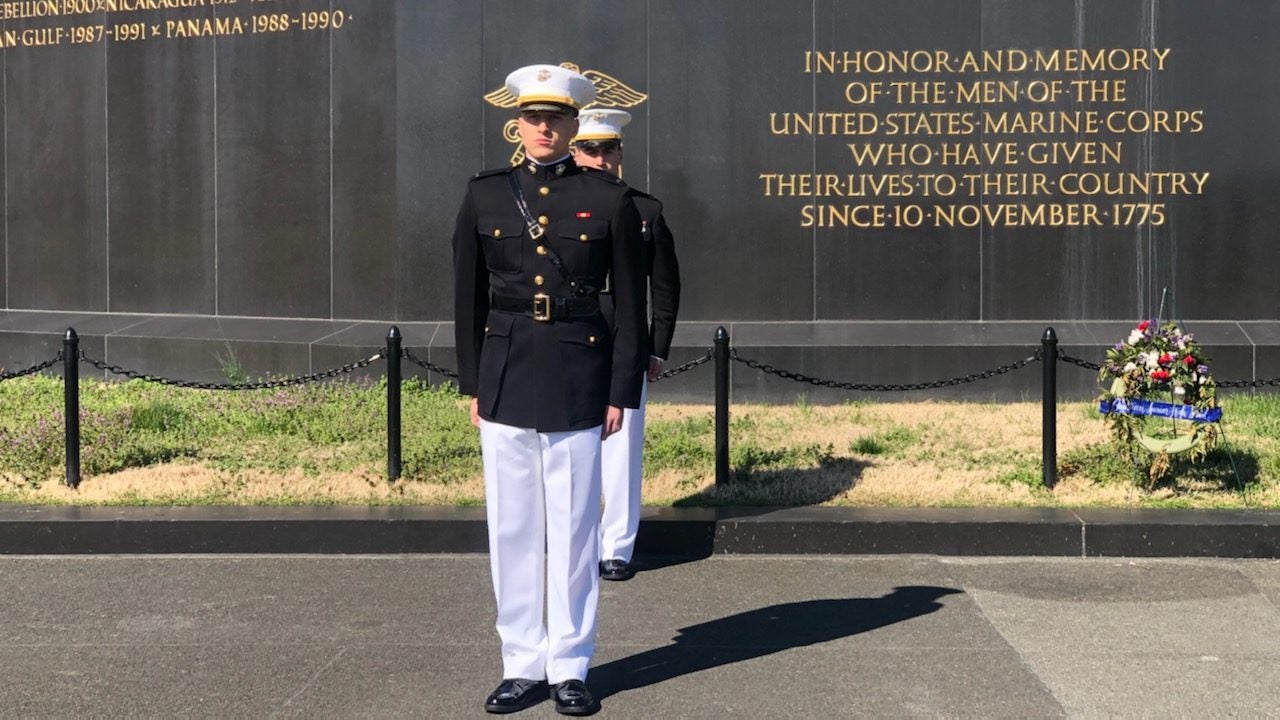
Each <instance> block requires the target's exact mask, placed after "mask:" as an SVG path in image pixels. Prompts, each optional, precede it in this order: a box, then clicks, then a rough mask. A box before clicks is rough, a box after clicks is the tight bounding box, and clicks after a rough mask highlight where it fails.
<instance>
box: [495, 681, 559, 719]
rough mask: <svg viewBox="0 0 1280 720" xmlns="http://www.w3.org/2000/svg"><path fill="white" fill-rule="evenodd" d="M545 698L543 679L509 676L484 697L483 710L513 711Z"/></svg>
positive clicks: (496, 711)
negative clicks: (509, 677)
mask: <svg viewBox="0 0 1280 720" xmlns="http://www.w3.org/2000/svg"><path fill="white" fill-rule="evenodd" d="M546 699H547V683H546V681H545V680H525V679H524V678H511V679H507V680H503V681H502V683H501V684H500V685H498V689H497V690H494V691H493V692H491V693H489V697H487V698H485V699H484V709H485V712H491V713H513V712H519V711H521V710H523V709H525V708H527V707H532V706H534V705H537V704H538V703H540V702H542V701H543V700H546Z"/></svg>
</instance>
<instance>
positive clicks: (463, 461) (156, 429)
mask: <svg viewBox="0 0 1280 720" xmlns="http://www.w3.org/2000/svg"><path fill="white" fill-rule="evenodd" d="M80 397H81V406H82V408H81V413H80V427H81V469H82V471H83V473H85V474H87V475H97V474H103V473H110V472H114V471H117V470H123V469H126V468H137V467H147V466H152V465H157V464H160V463H164V462H169V461H174V460H188V461H191V462H196V463H203V464H207V465H209V466H210V467H214V468H218V469H221V470H227V471H232V472H234V471H240V470H265V471H273V472H284V471H288V470H291V469H295V468H300V469H302V470H303V472H304V473H307V474H312V475H314V474H317V473H321V472H346V471H353V470H356V469H360V468H368V467H383V466H385V464H386V433H387V430H386V428H387V425H386V417H385V415H386V410H385V408H386V400H385V398H386V386H385V385H384V384H380V383H370V382H342V381H339V382H333V383H327V384H309V385H302V386H295V387H289V388H279V389H270V390H248V391H234V392H231V391H226V392H210V391H200V390H184V389H176V388H169V387H163V386H159V385H155V384H149V383H144V382H142V381H130V382H126V383H104V382H96V381H82V382H81V385H80ZM401 398H402V412H401V423H402V427H403V429H404V432H403V440H402V453H401V454H402V467H403V471H402V472H403V475H404V477H405V478H406V479H409V480H416V481H422V482H436V483H449V482H453V481H455V480H457V479H458V478H462V477H470V476H472V475H474V474H475V473H478V472H479V470H480V453H479V446H478V444H477V442H476V439H475V434H474V430H473V429H472V428H471V427H470V425H469V423H468V422H467V418H466V415H465V413H460V412H459V410H458V403H459V396H458V394H457V393H456V392H455V391H453V390H451V389H448V388H444V389H434V388H431V387H429V386H427V385H425V384H422V383H420V382H406V383H405V384H404V385H403V388H402V390H401ZM0 408H3V411H2V412H0V473H4V474H6V475H8V476H9V477H10V480H11V481H16V482H18V483H20V484H23V485H26V486H28V487H38V486H40V485H42V484H43V483H46V482H48V481H50V480H52V479H54V478H55V477H56V476H57V475H59V474H60V473H61V471H62V467H63V457H64V449H63V448H64V440H63V439H64V431H63V414H62V410H61V408H62V388H61V382H60V381H58V380H55V379H53V378H47V377H35V378H23V379H20V380H11V381H7V382H4V383H0Z"/></svg>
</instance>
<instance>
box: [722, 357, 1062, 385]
mask: <svg viewBox="0 0 1280 720" xmlns="http://www.w3.org/2000/svg"><path fill="white" fill-rule="evenodd" d="M729 357H730V359H732V360H733V361H734V362H740V363H742V364H743V365H746V366H747V367H749V368H751V369H753V370H759V371H761V372H763V373H767V374H769V375H776V376H778V377H780V378H783V379H786V380H794V381H796V382H801V383H808V384H810V385H817V386H819V387H827V388H835V389H837V390H856V391H859V392H910V391H912V390H935V389H937V388H944V387H953V386H955V385H964V384H965V383H971V382H978V381H979V380H986V379H988V378H993V377H996V376H997V375H1004V374H1005V373H1009V372H1013V371H1014V370H1021V369H1022V368H1024V367H1026V366H1028V365H1030V364H1031V363H1033V362H1038V361H1039V360H1040V352H1039V351H1036V353H1035V354H1033V355H1031V356H1029V357H1026V358H1023V359H1022V360H1018V361H1016V362H1011V363H1009V364H1008V365H1001V366H1000V367H997V368H995V369H992V370H985V371H983V372H979V373H971V374H969V375H964V376H961V377H953V378H948V379H946V380H934V381H931V382H919V383H902V384H896V385H895V384H884V383H856V382H840V381H837V380H823V379H821V378H816V377H809V376H808V375H804V374H802V373H798V372H792V371H790V370H782V369H780V368H776V367H774V366H772V365H769V364H767V363H761V362H756V361H755V360H749V359H747V358H744V357H741V356H739V355H738V351H737V350H730V351H729Z"/></svg>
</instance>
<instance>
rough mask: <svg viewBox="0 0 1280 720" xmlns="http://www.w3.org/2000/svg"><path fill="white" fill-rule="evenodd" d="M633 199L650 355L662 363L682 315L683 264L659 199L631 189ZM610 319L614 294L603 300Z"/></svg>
mask: <svg viewBox="0 0 1280 720" xmlns="http://www.w3.org/2000/svg"><path fill="white" fill-rule="evenodd" d="M631 192H632V196H631V197H632V200H634V201H635V204H636V210H638V211H639V212H640V224H641V228H640V231H641V235H642V236H643V237H644V251H645V272H646V274H647V275H648V278H649V294H650V298H651V299H650V303H649V314H650V320H649V354H650V355H653V356H654V357H660V358H662V359H663V360H666V359H667V356H668V355H670V353H671V338H672V337H673V336H674V335H675V332H676V315H677V314H679V312H680V263H679V262H678V261H677V260H676V242H675V238H674V237H672V236H671V228H669V227H667V220H666V218H664V217H663V216H662V203H661V202H660V201H659V200H658V198H656V197H654V196H652V195H650V194H648V193H646V192H641V191H639V190H636V189H634V188H633V189H632V191H631ZM600 304H601V305H602V306H603V307H604V315H605V318H606V319H607V320H609V321H610V322H612V319H613V297H612V293H606V294H605V295H603V296H602V297H601V302H600Z"/></svg>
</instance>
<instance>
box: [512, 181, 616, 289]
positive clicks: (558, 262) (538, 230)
mask: <svg viewBox="0 0 1280 720" xmlns="http://www.w3.org/2000/svg"><path fill="white" fill-rule="evenodd" d="M507 184H508V185H510V186H511V197H512V198H513V199H514V200H515V201H516V209H517V210H519V211H520V216H521V217H523V218H524V224H525V228H526V229H528V231H529V237H531V238H533V239H534V240H540V239H542V236H543V235H545V234H546V230H544V229H543V228H542V226H541V225H539V224H538V222H537V221H536V220H534V219H533V213H531V212H529V203H527V202H525V201H524V192H523V191H522V190H521V189H520V179H519V178H517V177H516V174H515V173H507ZM543 247H545V248H546V249H547V259H548V260H550V261H551V264H552V265H553V266H555V269H556V272H559V273H560V277H562V278H564V281H565V282H567V283H569V287H571V288H573V294H574V295H577V296H579V297H586V296H589V295H595V294H596V288H594V287H592V286H590V285H586V284H584V283H582V282H579V281H578V279H577V278H575V277H574V276H572V275H570V274H569V269H568V268H566V267H565V266H564V260H562V259H561V258H560V253H558V252H556V249H555V248H553V247H551V244H550V243H543Z"/></svg>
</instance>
